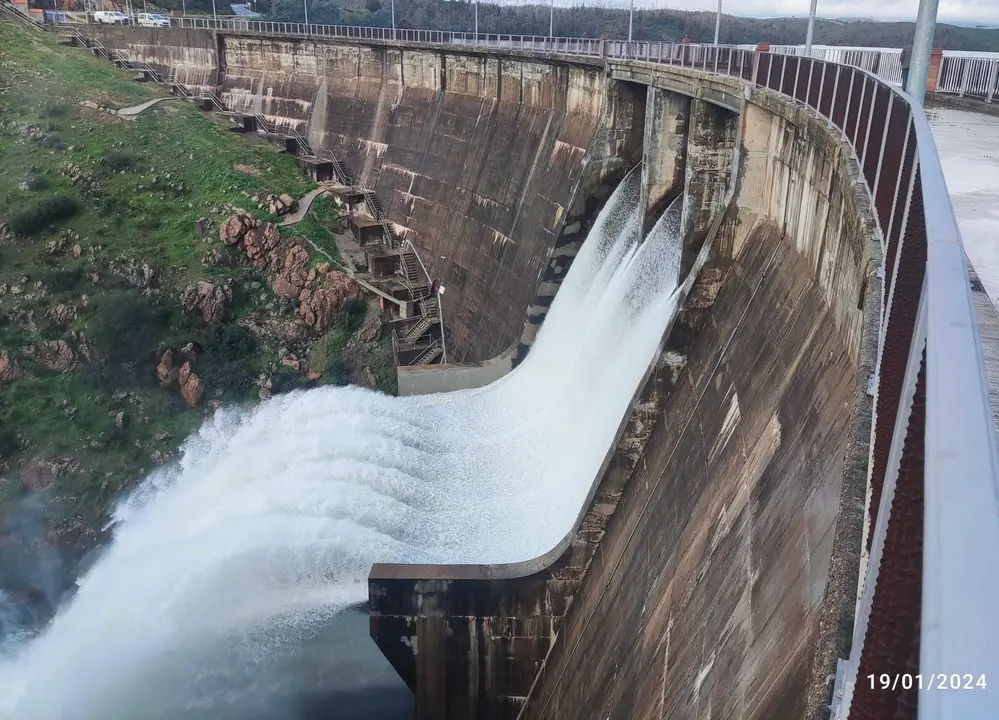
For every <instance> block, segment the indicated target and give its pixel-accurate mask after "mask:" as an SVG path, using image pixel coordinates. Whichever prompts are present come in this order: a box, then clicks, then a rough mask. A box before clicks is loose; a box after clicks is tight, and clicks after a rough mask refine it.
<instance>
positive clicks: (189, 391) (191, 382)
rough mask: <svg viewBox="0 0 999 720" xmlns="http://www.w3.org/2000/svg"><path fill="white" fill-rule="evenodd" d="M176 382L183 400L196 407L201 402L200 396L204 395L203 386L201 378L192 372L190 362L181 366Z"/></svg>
mask: <svg viewBox="0 0 999 720" xmlns="http://www.w3.org/2000/svg"><path fill="white" fill-rule="evenodd" d="M177 382H178V383H179V384H180V396H181V397H182V398H184V402H186V403H187V404H188V405H190V406H191V407H192V408H195V407H198V405H200V404H201V398H202V397H204V394H205V386H204V383H202V382H201V378H199V377H198V376H197V375H195V374H194V372H192V370H191V363H190V362H186V363H184V364H183V365H182V366H181V368H180V373H178V375H177Z"/></svg>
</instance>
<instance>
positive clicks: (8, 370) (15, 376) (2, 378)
mask: <svg viewBox="0 0 999 720" xmlns="http://www.w3.org/2000/svg"><path fill="white" fill-rule="evenodd" d="M22 377H24V370H22V369H21V366H20V365H18V364H17V360H15V359H14V358H12V357H11V356H10V355H9V354H8V353H7V352H6V351H0V385H3V384H5V383H9V382H14V381H15V380H20V379H21V378H22Z"/></svg>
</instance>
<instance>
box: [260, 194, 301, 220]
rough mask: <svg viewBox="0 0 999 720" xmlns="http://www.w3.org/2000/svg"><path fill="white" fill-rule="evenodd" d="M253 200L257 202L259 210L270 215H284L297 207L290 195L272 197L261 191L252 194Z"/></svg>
mask: <svg viewBox="0 0 999 720" xmlns="http://www.w3.org/2000/svg"><path fill="white" fill-rule="evenodd" d="M253 199H254V200H256V201H257V207H258V208H259V209H260V210H266V211H267V212H269V213H270V214H271V215H286V214H288V213H290V212H291V211H292V210H294V209H295V206H296V205H297V203H296V202H295V199H294V198H293V197H292V196H291V195H285V194H282V195H274V194H272V193H268V192H264V191H263V190H261V191H260V192H257V193H254V195H253Z"/></svg>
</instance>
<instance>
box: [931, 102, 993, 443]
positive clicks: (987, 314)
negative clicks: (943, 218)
mask: <svg viewBox="0 0 999 720" xmlns="http://www.w3.org/2000/svg"><path fill="white" fill-rule="evenodd" d="M926 115H927V117H928V118H929V119H930V125H931V126H932V127H933V139H934V140H935V141H936V144H937V150H938V151H939V153H940V162H941V164H942V165H943V170H944V177H945V178H946V179H947V188H948V190H949V191H950V197H951V201H952V202H953V203H954V211H955V213H956V214H957V223H958V225H959V226H960V228H961V238H962V239H963V241H964V250H965V252H966V253H967V256H968V259H969V260H970V263H969V264H970V266H971V269H970V273H969V274H970V275H971V280H972V282H971V285H972V299H973V301H974V303H975V311H976V312H977V314H978V332H979V334H980V335H981V338H982V350H983V352H984V354H985V370H986V372H987V373H988V381H989V398H990V399H991V401H992V417H993V419H994V420H995V421H996V426H997V429H999V415H997V412H999V313H997V312H996V307H995V306H996V304H997V302H999V117H990V116H987V115H983V114H980V113H971V112H965V111H963V110H952V109H944V108H929V109H928V110H927V111H926Z"/></svg>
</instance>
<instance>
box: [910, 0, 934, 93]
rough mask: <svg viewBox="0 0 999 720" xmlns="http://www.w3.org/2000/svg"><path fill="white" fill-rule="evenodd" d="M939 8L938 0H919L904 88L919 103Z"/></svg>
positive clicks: (924, 89) (927, 69) (928, 64)
mask: <svg viewBox="0 0 999 720" xmlns="http://www.w3.org/2000/svg"><path fill="white" fill-rule="evenodd" d="M939 8H940V0H920V1H919V15H918V16H917V17H916V37H915V38H914V39H913V42H912V63H911V64H912V68H911V69H910V70H909V85H908V87H906V88H904V89H905V91H906V92H908V93H909V94H910V95H911V96H912V99H913V100H915V101H916V102H917V103H919V104H920V105H922V104H923V99H924V98H925V97H926V79H927V76H928V75H929V70H930V54H931V53H932V52H933V38H934V36H935V35H936V32H937V11H938V10H939Z"/></svg>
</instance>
